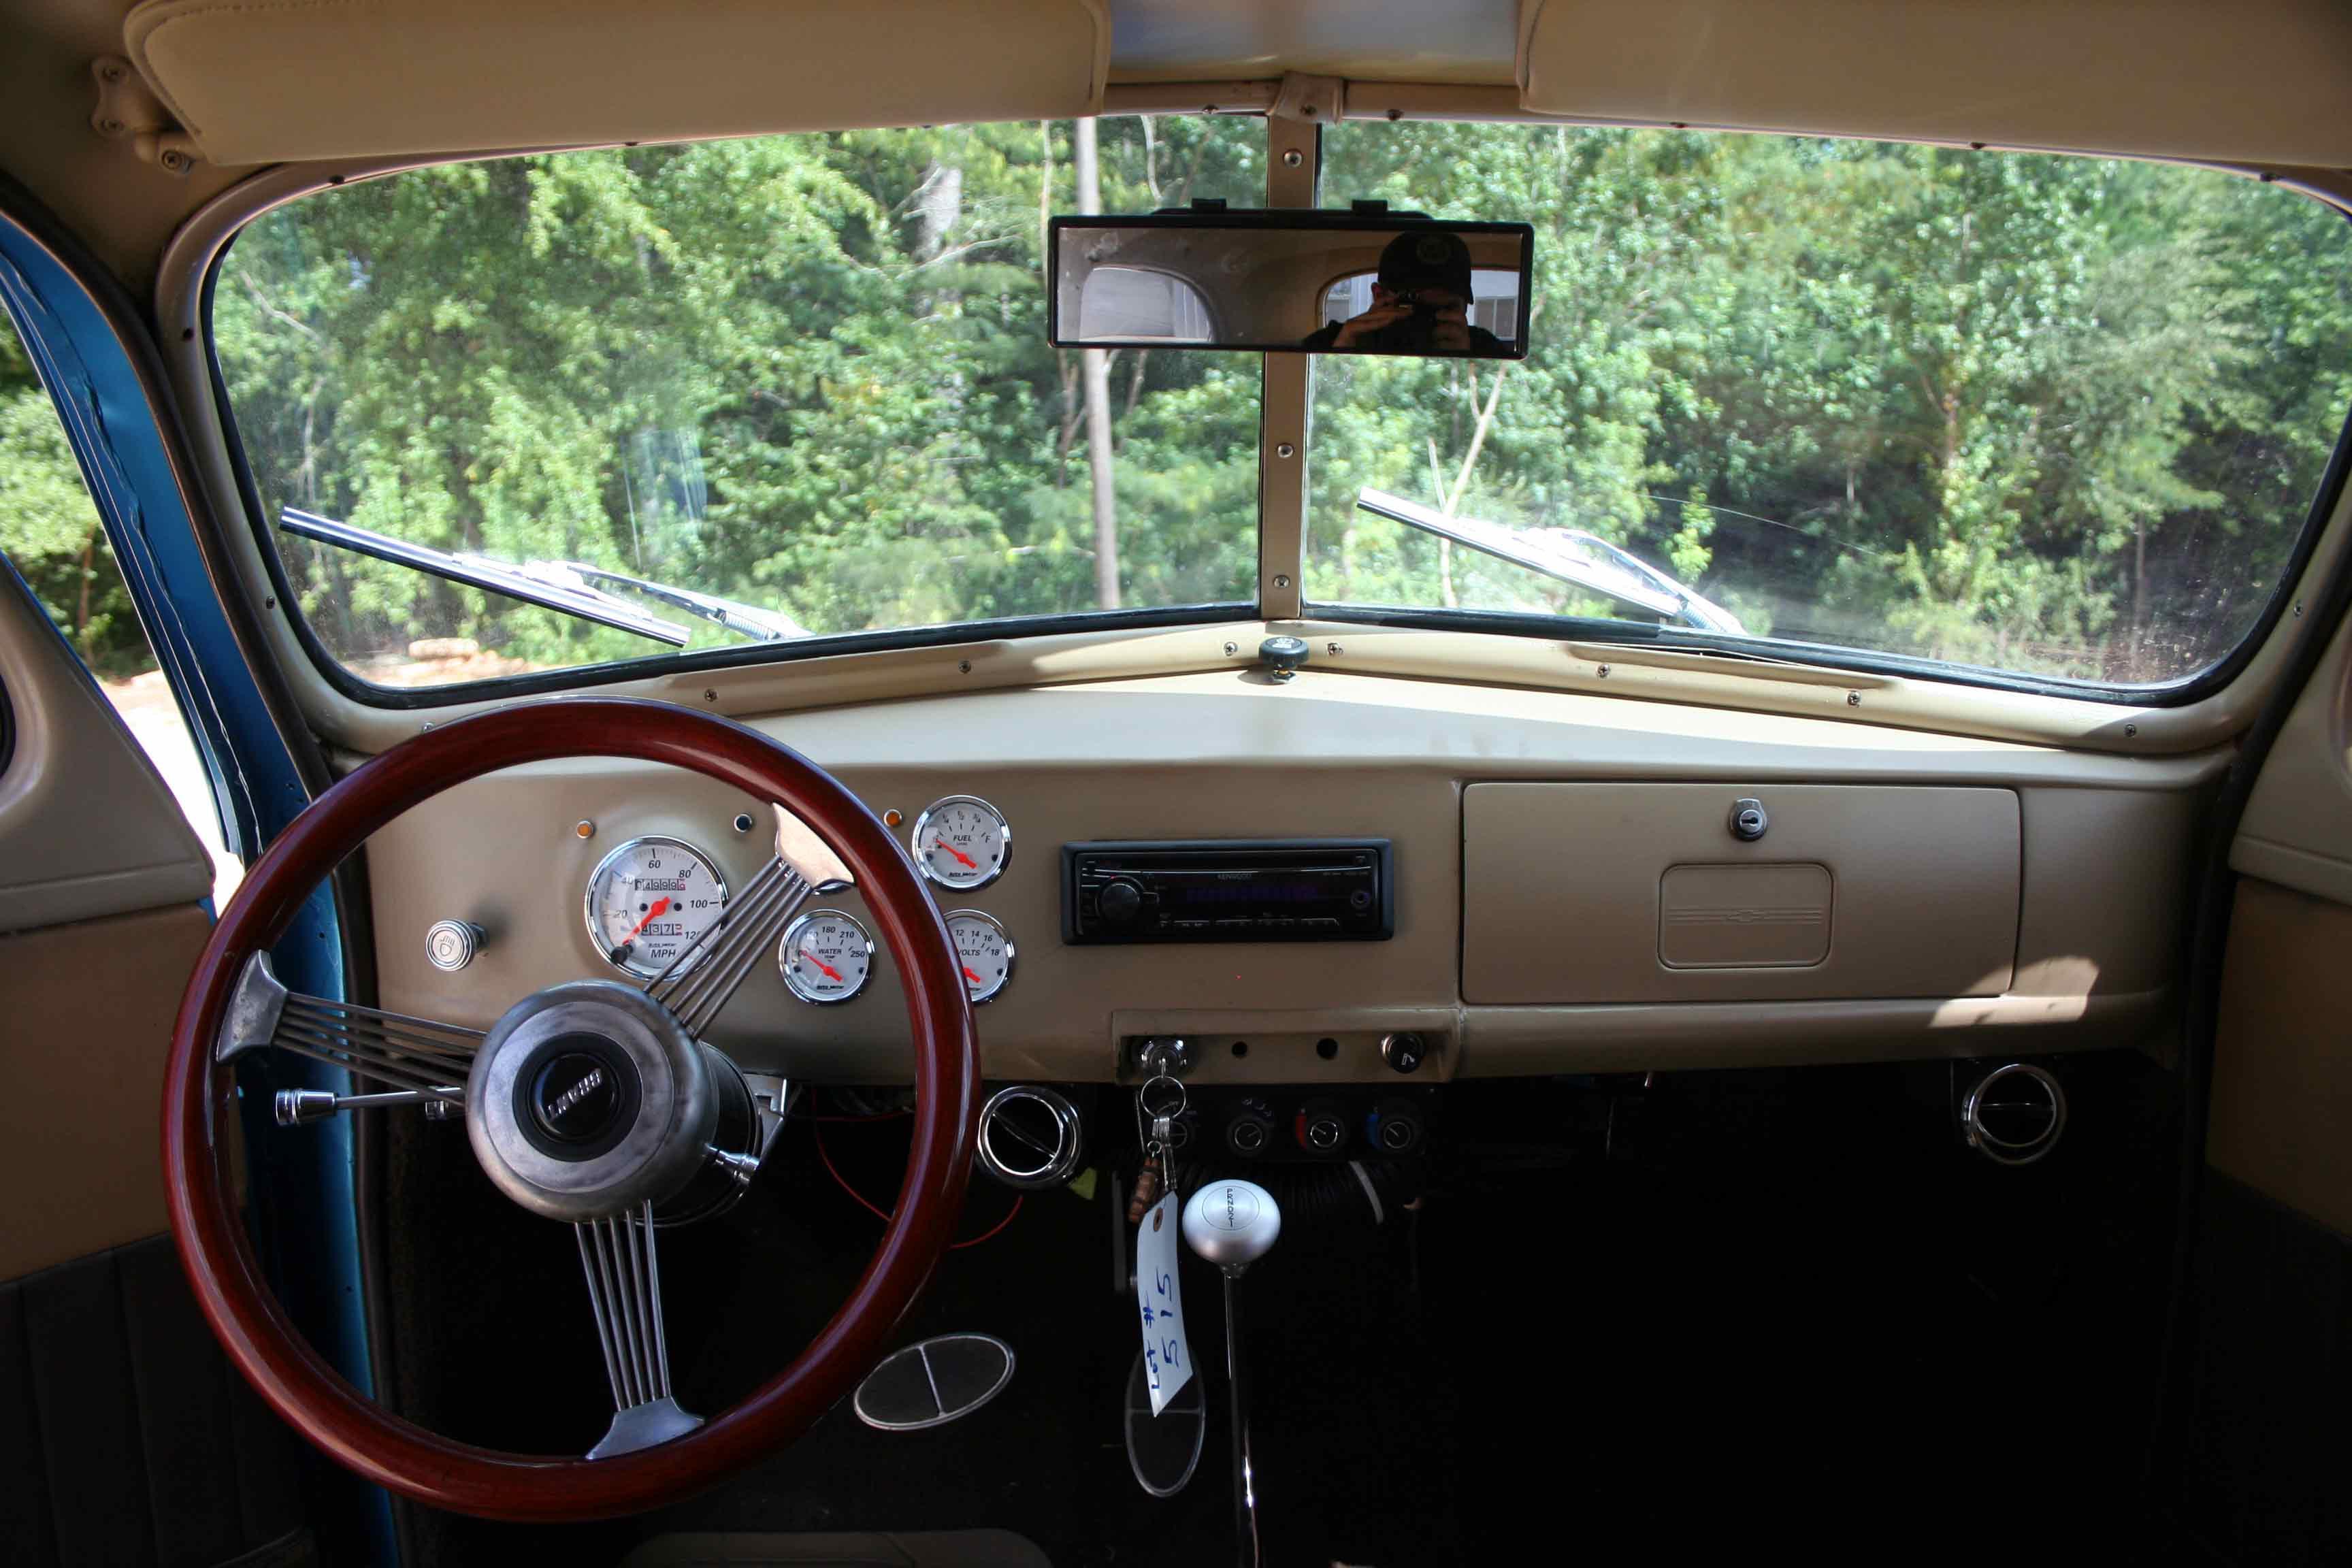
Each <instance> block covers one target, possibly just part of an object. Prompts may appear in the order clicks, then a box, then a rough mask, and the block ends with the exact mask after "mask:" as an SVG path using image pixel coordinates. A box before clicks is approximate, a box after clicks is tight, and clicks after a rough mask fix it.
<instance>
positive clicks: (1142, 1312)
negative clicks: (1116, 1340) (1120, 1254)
mask: <svg viewBox="0 0 2352 1568" xmlns="http://www.w3.org/2000/svg"><path fill="white" fill-rule="evenodd" d="M1175 1203H1176V1198H1175V1194H1169V1195H1168V1196H1166V1197H1163V1198H1161V1199H1160V1201H1159V1202H1158V1203H1156V1204H1154V1205H1151V1208H1150V1212H1149V1213H1147V1214H1146V1215H1144V1216H1143V1220H1142V1223H1140V1224H1139V1225H1138V1226H1136V1227H1135V1310H1136V1315H1137V1317H1138V1318H1139V1319H1140V1320H1141V1321H1142V1323H1143V1375H1144V1381H1145V1383H1146V1384H1148V1385H1149V1386H1150V1390H1151V1414H1153V1415H1159V1414H1160V1412H1161V1411H1162V1410H1165V1409H1166V1408H1167V1407H1168V1402H1169V1401H1170V1400H1171V1399H1173V1398H1175V1397H1176V1391H1177V1390H1178V1389H1180V1388H1182V1387H1183V1386H1184V1385H1185V1384H1188V1383H1190V1382H1192V1346H1191V1345H1190V1344H1189V1343H1187V1342H1185V1339H1184V1290H1183V1286H1182V1284H1181V1281H1180V1280H1179V1279H1177V1277H1176V1241H1177V1231H1178V1229H1179V1228H1180V1227H1179V1226H1178V1225H1177V1221H1176V1209H1175Z"/></svg>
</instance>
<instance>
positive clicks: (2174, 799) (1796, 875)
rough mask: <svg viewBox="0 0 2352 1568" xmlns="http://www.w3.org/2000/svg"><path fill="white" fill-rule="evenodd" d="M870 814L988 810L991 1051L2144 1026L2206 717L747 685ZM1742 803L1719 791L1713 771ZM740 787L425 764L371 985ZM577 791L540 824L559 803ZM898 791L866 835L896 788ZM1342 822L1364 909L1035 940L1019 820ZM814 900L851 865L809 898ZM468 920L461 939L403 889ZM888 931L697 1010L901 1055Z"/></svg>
mask: <svg viewBox="0 0 2352 1568" xmlns="http://www.w3.org/2000/svg"><path fill="white" fill-rule="evenodd" d="M754 722H755V723H756V724H757V727H759V728H760V729H761V730H762V731H765V732H767V733H769V734H772V735H773V736H775V737H776V738H778V739H779V740H782V741H784V742H787V743H789V744H791V745H793V746H794V747H795V748H797V749H798V750H800V751H801V752H803V753H804V754H806V755H808V756H809V757H811V758H812V759H814V761H816V762H817V763H821V764H823V765H824V766H825V767H826V768H828V769H830V770H831V771H833V772H834V773H836V774H837V775H838V776H839V777H840V778H841V779H842V780H843V781H844V782H845V784H847V785H848V786H849V787H850V788H851V789H852V790H853V791H855V792H856V794H857V795H859V796H860V798H862V799H863V800H864V801H865V802H866V805H868V806H870V807H871V808H872V809H874V810H875V811H876V812H877V814H878V813H881V812H884V811H886V810H895V811H898V812H899V813H901V814H903V816H904V817H905V818H906V819H907V821H908V822H910V823H911V822H912V821H913V820H914V818H915V817H916V816H917V815H918V814H919V812H920V811H921V810H922V809H923V808H924V807H925V806H927V805H929V804H930V803H931V802H933V801H934V800H937V799H939V798H940V797H941V796H945V795H977V796H980V797H982V799H984V800H986V801H988V802H990V803H992V804H993V805H995V806H996V807H997V808H998V809H999V810H1000V811H1001V812H1002V813H1003V816H1004V817H1005V818H1006V820H1007V822H1008V823H1009V824H1010V826H1011V829H1012V839H1011V843H1012V855H1011V858H1010V860H1009V862H1008V864H1007V866H1006V868H1005V870H1004V872H1003V876H1002V877H1001V878H1000V879H998V880H996V881H995V882H994V883H992V884H991V885H990V886H988V887H986V888H983V889H978V890H976V891H973V892H971V893H969V894H946V895H944V896H942V897H941V898H940V904H941V907H942V909H956V908H965V907H970V908H976V909H981V910H986V911H987V912H988V913H990V914H992V915H993V916H994V917H996V919H997V920H998V921H1002V922H1003V925H1004V926H1005V928H1006V929H1007V931H1009V932H1010V934H1011V937H1012V940H1013V944H1014V949H1015V955H1016V956H1015V963H1014V965H1013V973H1012V977H1011V979H1010V981H1009V982H1008V983H1007V984H1006V985H1005V987H1004V989H1003V992H1002V994H1000V995H999V996H998V997H997V998H996V999H995V1000H994V1001H992V1003H990V1004H989V1005H986V1006H984V1007H982V1008H980V1009H978V1010H977V1012H976V1015H975V1016H976V1017H977V1019H978V1023H979V1029H980V1036H981V1042H982V1053H983V1057H984V1061H985V1067H986V1070H987V1073H988V1076H989V1077H991V1078H992V1079H1024V1078H1034V1079H1056V1080H1065V1081H1072V1080H1109V1079H1115V1078H1117V1077H1118V1076H1120V1074H1121V1071H1122V1068H1123V1065H1124V1058H1123V1057H1122V1053H1121V1050H1120V1042H1121V1041H1122V1040H1126V1039H1131V1038H1133V1037H1139V1036H1143V1035H1151V1034H1169V1033H1176V1034H1182V1035H1185V1036H1187V1037H1191V1038H1192V1039H1193V1040H1194V1041H1195V1042H1196V1044H1197V1045H1198V1046H1199V1047H1201V1049H1202V1053H1203V1055H1202V1062H1203V1065H1202V1068H1200V1069H1198V1072H1199V1076H1202V1077H1203V1078H1207V1079H1215V1080H1222V1081H1233V1082H1246V1081H1259V1082H1309V1083H1311V1082H1318V1081H1322V1082H1328V1081H1347V1080H1367V1081H1369V1080H1377V1079H1382V1078H1385V1077H1386V1076H1387V1072H1386V1068H1384V1067H1383V1065H1382V1064H1381V1058H1380V1053H1379V1041H1380V1038H1381V1036H1382V1035H1384V1034H1387V1033H1390V1032H1392V1031H1398V1030H1412V1031H1415V1032H1418V1033H1421V1034H1423V1036H1424V1037H1427V1038H1428V1040H1429V1041H1430V1042H1431V1045H1432V1047H1433V1053H1432V1056H1431V1058H1430V1060H1429V1062H1428V1063H1427V1065H1426V1066H1424V1067H1423V1069H1422V1076H1423V1077H1424V1078H1436V1079H1443V1078H1450V1077H1455V1076H1465V1075H1478V1076H1496V1075H1512V1074H1527V1073H1545V1072H1581V1071H1596V1070H1612V1071H1613V1070H1625V1069H1640V1068H1677V1067H1701V1066H1707V1067H1720V1066H1736V1065H1767V1064H1791V1063H1803V1062H1815V1061H1832V1060H1853V1059H1866V1058H1906V1057H1939V1056H1974V1055H1986V1054H1991V1053H1995V1052H2042V1051H2052V1050H2063V1049H2073V1048H2081V1047H2093V1046H2112V1045H2134V1044H2137V1045H2141V1046H2145V1047H2149V1048H2159V1049H2160V1048H2162V1047H2163V1046H2164V1044H2165V1038H2164V1037H2165V1031H2166V1030H2167V1028H2168V1020H2169V1008H2168V991H2167V987H2168V984H2169V981H2170V975H2171V973H2172V972H2173V970H2174V968H2175V966H2176V963H2177V950H2178V948H2179V942H2180V941H2181V921H2182V918H2183V917H2182V911H2183V909H2184V907H2185V900H2186V894H2187V888H2188V877H2189V870H2188V867H2187V865H2186V863H2185V857H2186V854H2187V847H2188V846H2189V845H2190V844H2191V843H2192V842H2193V841H2194V834H2193V831H2192V829H2193V827H2194V825H2195V818H2196V816H2197V814H2198V812H2199V811H2200V808H2201V805H2202V803H2203V801H2204V798H2205V795H2206V792H2207V789H2208V786H2209V785H2210V783H2211V782H2212V780H2213V779H2214V778H2215V777H2216V776H2217V774H2218V772H2219V769H2220V767H2221V764H2222V763H2223V761H2224V757H2223V755H2222V754H2221V753H2219V752H2214V753H2206V754H2203V755H2196V756H2187V757H2171V758H2132V757H2117V756H2111V755H2094V754H2087V753H2074V752H2061V751H2055V750H2049V749H2042V748H2036V747H2031V746H2023V745H2013V744H2007V743H2001V742H1988V741H1980V740H1963V739H1958V738H1953V737H1948V736H1940V735H1935V734H1929V733H1923V732H1919V731H1896V730H1889V729H1885V728H1880V727H1875V726H1872V725H1868V724H1863V723H1841V722H1837V721H1824V720H1811V719H1789V718H1780V717H1773V716H1768V715H1761V714H1753V713H1743V712H1735V711H1728V710H1714V709H1701V708H1694V707H1685V706H1679V705H1673V704H1666V703H1656V702H1643V701H1636V700H1613V699H1609V698H1603V697H1596V696H1591V695H1585V694H1580V693H1559V692H1533V691H1526V690H1519V689H1504V688H1492V687H1476V686H1460V685H1449V684H1441V683H1435V682H1416V681H1408V680H1400V679H1389V678H1384V677H1379V676H1369V675H1351V674H1340V673H1335V672H1324V671H1317V670H1313V669H1311V668H1310V669H1309V670H1308V671H1307V672H1306V673H1304V674H1303V675H1301V676H1300V677H1299V678H1298V679H1297V680H1295V681H1293V682H1290V683H1289V684H1286V685H1278V684H1275V683H1273V682H1272V681H1270V680H1268V679H1266V678H1265V676H1264V675H1262V674H1260V673H1257V672H1255V671H1221V672H1217V673H1213V674H1202V675H1188V676H1178V677H1167V678H1157V679H1137V680H1128V681H1115V682H1101V683H1095V684H1087V685H1073V686H1058V687H1039V688H1034V689H1016V690H992V691H976V692H971V693H969V694H961V695H956V696H950V697H941V698H933V699H925V700H910V701H896V702H880V703H870V704H863V705H857V706H846V707H841V708H835V709H830V710H816V711H805V712H799V713H794V714H791V715H787V716H782V717H778V718H773V719H768V720H760V721H754ZM1741 799H1754V800H1756V801H1758V802H1759V803H1760V805H1762V806H1763V807H1764V808H1765V809H1766V811H1767V813H1768V816H1769V827H1768V828H1767V830H1766V832H1765V834H1764V836H1763V837H1760V838H1758V839H1755V840H1754V841H1752V842H1748V841H1743V840H1741V839H1739V838H1738V837H1736V836H1735V835H1734V834H1733V833H1732V832H1731V831H1730V829H1729V826H1728V820H1729V816H1730V812H1731V808H1732V806H1733V804H1734V803H1735V801H1738V800H1741ZM747 812H749V813H754V814H757V815H758V816H760V819H761V822H762V823H764V822H765V820H766V817H765V809H764V808H763V807H762V806H761V804H760V803H758V802H754V801H751V800H748V799H746V798H744V797H742V796H740V795H737V794H736V793H734V792H732V791H730V790H728V789H726V788H724V787H721V786H719V785H717V784H711V783H709V782H708V781H705V780H703V779H700V778H698V777H695V776H692V775H689V774H686V773H678V772H676V771H674V770H669V769H665V768H660V767H656V766H652V765H647V764H640V763H626V762H615V761H611V760H604V759H582V760H576V761H571V762H566V763H551V764H544V765H538V766H532V767H529V768H523V769H517V770H512V771H510V772H507V773H498V774H493V775H490V776H488V777H486V778H483V779H478V780H476V781H474V782H473V783H471V784H466V785H464V786H461V787H460V788H458V789H456V790H453V791H451V792H449V793H448V794H446V795H443V796H441V797H440V798H438V799H436V800H435V801H433V802H430V803H428V804H427V805H425V806H424V807H421V808H420V809H418V810H416V811H415V812H412V813H411V814H409V815H408V816H406V817H404V818H403V819H402V820H400V821H399V822H396V823H394V825H392V826H390V827H388V828H386V829H385V830H384V831H383V832H382V833H380V834H378V835H377V836H376V837H375V838H374V839H373V841H372V842H371V844H370V847H369V851H368V871H369V882H370V886H371V889H372V893H373V914H374V919H375V925H376V945H377V951H378V953H379V984H380V990H381V994H382V999H383V1005H385V1006H388V1007H391V1008H394V1009H396V1010H399V1011H402V1012H408V1013H415V1014H419V1015H423V1016H430V1017H436V1018H443V1019H446V1020H449V1021H452V1022H459V1023H467V1024H472V1025H476V1026H487V1025H488V1024H489V1023H490V1022H491V1021H492V1020H493V1019H495V1018H496V1017H497V1016H498V1015H499V1013H501V1012H502V1011H504V1010H505V1008H506V1007H507V1006H508V1005H509V1004H511V1003H512V1002H514V1001H515V1000H517V999H518V998H520V997H521V996H522V995H524V994H526V993H528V992H530V990H532V989H534V988H537V987H540V986H543V985H547V984H554V983H557V982H560V981H563V980H571V979H577V978H580V977H582V976H583V975H589V976H597V975H611V974H612V973H614V972H613V971H612V970H611V969H610V967H609V966H608V965H607V964H606V963H605V961H604V958H603V957H602V955H601V954H600V952H598V950H597V948H596V946H595V945H594V944H593V942H592V940H591V938H590V935H589V932H588V930H587V926H586V923H585V921H584V919H583V889H584V888H585V885H586V883H587V881H588V879H589V877H590V875H591V873H592V871H593V869H594V868H595V866H596V865H597V863H598V862H599V861H600V860H601V859H602V858H604V856H605V855H606V854H608V853H609V852H610V851H611V850H612V849H614V847H617V846H619V845H620V844H622V843H624V842H625V841H626V840H628V839H630V838H632V837H637V836H640V835H646V834H659V835H667V836H672V837H677V838H680V839H684V840H685V841H687V842H688V843H689V844H692V845H695V846H698V847H700V848H701V849H703V850H704V851H705V852H706V853H708V854H709V856H710V858H712V859H713V860H714V862H715V863H716V864H717V865H718V867H719V869H720V870H721V871H722V873H723V874H724V876H725V877H726V879H728V881H729V883H730V886H733V887H740V886H741V885H742V884H743V883H744V882H745V881H746V880H748V879H750V878H751V876H752V875H753V874H754V873H755V872H756V871H757V870H758V869H759V868H760V866H761V863H762V862H763V860H764V858H765V856H766V851H767V838H766V832H765V828H764V826H762V827H758V828H754V829H753V830H751V831H750V832H740V831H738V829H737V827H736V826H735V819H736V817H737V816H738V814H739V813H747ZM583 823H585V824H588V825H590V826H589V828H588V832H587V836H586V837H582V836H581V832H580V826H579V825H581V824H583ZM900 832H901V834H902V836H903V834H904V832H905V829H904V828H903V827H902V828H901V829H900ZM1192 837H1200V838H1216V839H1236V838H1297V837H1384V838H1387V839H1389V840H1390V841H1391V844H1392V845H1393V875H1394V879H1395V934H1394V936H1393V938H1392V939H1391V940H1389V941H1385V942H1313V943H1268V944H1248V943H1232V944H1227V943H1215V944H1206V945H1183V946H1069V945H1066V944H1065V943H1064V942H1063V941H1062V937H1061V893H1060V874H1061V854H1060V850H1061V846H1062V845H1063V844H1064V843H1066V842H1076V841H1084V840H1092V839H1132V838H1153V839H1180V838H1192ZM825 901H826V902H828V903H830V904H833V905H835V906H836V907H839V908H842V909H845V910H849V911H850V912H852V913H855V914H862V913H863V909H862V906H861V905H860V903H859V901H858V900H857V899H856V896H855V894H854V893H853V894H845V895H842V896H840V897H839V898H836V899H832V900H825ZM443 919H456V920H462V921H470V922H472V923H474V924H475V925H477V926H478V927H480V928H481V930H482V931H483V932H484V934H485V941H484V943H483V946H482V949H481V952H480V953H479V955H478V957H477V958H476V959H475V960H474V961H473V963H471V964H470V965H469V966H467V968H465V969H463V970H461V971H458V972H456V973H445V972H443V971H440V970H437V969H436V968H434V967H433V966H432V965H431V964H430V963H428V962H427V961H426V957H425V932H426V931H427V929H428V928H429V927H430V926H431V925H432V924H433V923H434V922H435V921H439V920H443ZM906 1031H907V1015H906V1010H905V1006H904V1003H903V1001H902V999H901V997H900V995H899V993H898V981H897V970H896V967H895V965H893V964H892V963H890V961H889V958H888V955H887V952H885V953H881V954H877V961H876V965H875V973H874V978H873V981H872V983H871V984H869V985H868V986H867V988H866V991H865V992H864V994H861V995H859V996H858V997H856V999H855V1000H853V1001H850V1002H847V1003H845V1004H841V1005H831V1006H814V1005H809V1004H807V1003H804V1002H803V1001H801V1000H799V999H798V998H796V997H795V996H793V994H791V993H790V992H789V991H788V990H787V989H786V988H785V985H784V984H783V982H782V978H781V976H780V975H779V973H778V972H777V970H776V967H775V965H774V964H773V963H772V962H765V963H761V965H760V966H759V967H757V968H755V969H754V971H753V972H752V973H751V977H750V979H749V980H748V981H747V982H746V984H744V986H743V988H742V990H741V991H740V993H739V994H738V995H737V996H736V998H735V1000H734V1001H733V1003H732V1004H730V1006H729V1007H728V1009H727V1011H726V1012H725V1014H724V1015H722V1016H721V1018H720V1021H719V1025H718V1026H717V1027H716V1029H715V1030H714V1032H713V1037H714V1039H715V1040H716V1041H717V1043H719V1044H720V1045H721V1046H723V1047H726V1048H727V1049H728V1050H729V1051H730V1053H731V1054H733V1055H734V1056H735V1057H736V1058H738V1059H739V1061H740V1062H741V1063H742V1065H744V1066H745V1067H746V1068H751V1069H753V1070H763V1071H772V1072H782V1073H784V1074H787V1075H789V1076H792V1077H794V1078H798V1079H810V1080H831V1081H837V1082H856V1083H887V1082H893V1081H900V1080H903V1079H905V1078H906V1077H907V1076H908V1047H907V1038H906Z"/></svg>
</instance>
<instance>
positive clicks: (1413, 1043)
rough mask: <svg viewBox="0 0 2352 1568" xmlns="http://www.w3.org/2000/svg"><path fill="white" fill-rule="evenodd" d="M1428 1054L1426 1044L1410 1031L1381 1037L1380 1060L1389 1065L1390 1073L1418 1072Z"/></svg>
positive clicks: (1404, 1030)
mask: <svg viewBox="0 0 2352 1568" xmlns="http://www.w3.org/2000/svg"><path fill="white" fill-rule="evenodd" d="M1428 1054H1429V1047H1428V1046H1427V1044H1426V1043H1425V1042H1424V1041H1423V1039H1422V1037H1420V1036H1419V1035H1416V1034H1414V1033H1413V1032H1412V1031H1411V1030H1410V1029H1402V1030H1399V1031H1398V1032H1397V1033H1395V1034H1393V1035H1382V1036H1381V1060H1382V1061H1384V1062H1386V1063H1388V1064H1389V1070H1390V1071H1391V1072H1418V1071H1420V1070H1421V1063H1422V1058H1423V1057H1425V1056H1427V1055H1428Z"/></svg>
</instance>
